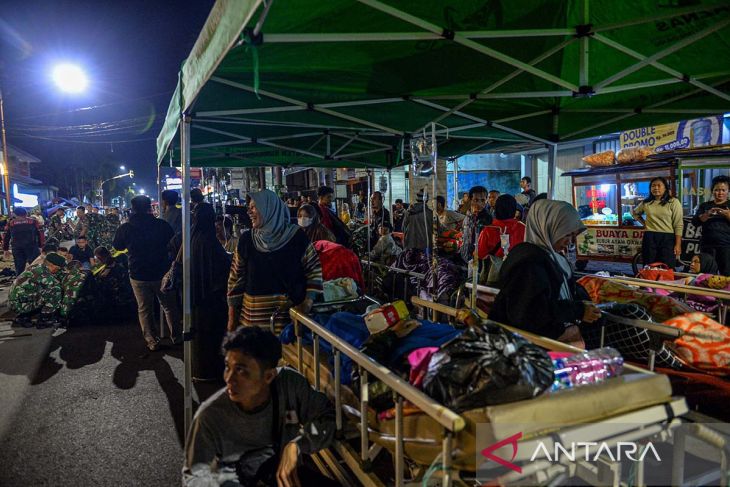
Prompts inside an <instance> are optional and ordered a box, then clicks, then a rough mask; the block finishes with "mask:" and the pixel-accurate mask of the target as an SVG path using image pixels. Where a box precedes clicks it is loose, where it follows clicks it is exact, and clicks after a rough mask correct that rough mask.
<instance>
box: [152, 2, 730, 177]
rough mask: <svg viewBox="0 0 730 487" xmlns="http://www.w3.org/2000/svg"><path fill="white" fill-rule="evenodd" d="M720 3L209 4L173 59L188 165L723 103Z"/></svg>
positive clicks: (403, 144) (728, 14)
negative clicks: (184, 50)
mask: <svg viewBox="0 0 730 487" xmlns="http://www.w3.org/2000/svg"><path fill="white" fill-rule="evenodd" d="M728 48H730V5H728V3H727V2H723V1H712V0H698V1H696V2H692V4H691V5H689V6H685V2H676V1H672V0H658V1H657V0H651V1H648V0H637V1H635V2H615V1H612V0H592V1H588V0H569V1H565V2H556V1H547V0H543V1H535V0H514V1H511V2H499V1H493V0H489V1H485V0H463V1H460V2H451V3H448V4H445V3H444V2H440V1H435V0H419V1H413V0H398V1H396V0H328V1H326V2H321V1H319V0H316V1H315V0H296V1H289V2H282V1H281V0H269V1H268V2H263V1H262V0H219V1H218V2H216V4H215V6H214V7H213V10H212V11H211V14H210V16H209V18H208V20H207V22H206V24H205V27H204V28H203V30H202V32H201V34H200V37H199V38H198V41H197V42H196V44H195V46H194V48H193V51H192V52H191V54H190V56H189V57H188V59H187V60H186V61H185V63H184V65H183V67H182V69H181V71H180V77H179V82H178V86H177V89H176V91H175V95H174V97H173V99H172V100H171V103H170V106H169V109H168V113H167V117H166V120H165V123H164V126H163V129H162V131H161V133H160V135H159V137H158V162H160V163H162V162H163V161H166V160H170V158H172V162H173V163H174V162H175V160H176V158H177V156H179V151H177V150H176V148H175V147H176V142H175V140H174V139H175V135H176V133H177V128H178V124H179V121H180V115H181V113H186V114H187V115H189V116H191V117H192V137H191V141H192V142H191V144H192V145H191V150H192V163H193V164H194V165H196V166H257V165H277V164H278V165H285V166H324V167H344V166H354V167H358V166H369V167H372V166H380V167H390V166H393V165H396V164H399V163H402V161H403V160H405V159H407V158H408V155H407V154H406V153H407V151H408V140H409V138H410V137H413V136H417V135H418V134H420V133H422V131H423V130H424V128H428V127H430V125H431V123H432V122H435V123H436V124H437V126H436V128H437V134H438V141H439V144H438V148H439V155H440V156H444V157H453V156H459V155H463V154H466V153H470V152H477V151H489V150H491V151H498V150H500V151H502V150H513V149H515V148H535V147H536V146H541V145H550V144H554V143H559V142H563V141H574V140H577V139H581V138H584V137H590V136H595V135H599V134H604V133H610V132H616V131H620V130H626V129H630V128H635V127H642V126H647V125H655V124H660V123H666V122H672V121H677V120H681V119H687V118H697V117H702V116H706V115H711V114H718V113H723V112H728V111H730V65H727V63H724V64H723V63H718V60H721V59H727V53H728Z"/></svg>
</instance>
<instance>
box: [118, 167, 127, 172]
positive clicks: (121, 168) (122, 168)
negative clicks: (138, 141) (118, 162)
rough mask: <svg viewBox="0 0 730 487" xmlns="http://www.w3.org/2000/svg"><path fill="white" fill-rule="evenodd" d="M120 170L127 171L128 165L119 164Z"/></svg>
mask: <svg viewBox="0 0 730 487" xmlns="http://www.w3.org/2000/svg"><path fill="white" fill-rule="evenodd" d="M119 170H120V171H126V170H127V168H126V167H124V166H119Z"/></svg>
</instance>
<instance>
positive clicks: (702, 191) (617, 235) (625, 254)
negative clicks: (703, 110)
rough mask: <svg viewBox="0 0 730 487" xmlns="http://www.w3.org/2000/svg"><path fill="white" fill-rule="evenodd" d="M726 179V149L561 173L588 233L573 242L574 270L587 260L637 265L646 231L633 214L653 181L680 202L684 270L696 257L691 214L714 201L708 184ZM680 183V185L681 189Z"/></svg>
mask: <svg viewBox="0 0 730 487" xmlns="http://www.w3.org/2000/svg"><path fill="white" fill-rule="evenodd" d="M720 174H724V175H728V174H730V145H720V146H709V147H702V148H692V149H683V150H677V151H671V152H662V153H659V154H653V155H651V156H649V157H647V159H646V160H644V161H641V162H636V163H632V164H613V165H609V166H604V167H586V168H583V169H577V170H574V171H569V172H565V173H563V176H569V177H571V178H572V186H573V204H574V205H575V207H576V209H577V210H578V213H579V214H580V217H581V219H582V220H583V222H584V223H585V225H586V227H588V230H587V231H585V232H583V233H582V234H581V235H579V236H578V238H577V239H576V256H577V260H576V267H577V268H578V270H583V269H585V267H586V265H587V264H588V261H589V260H598V261H610V262H626V263H633V264H634V265H636V264H637V262H639V261H640V258H641V257H640V256H641V242H642V239H643V236H644V227H643V225H641V224H640V223H639V222H638V221H636V220H635V219H634V217H633V215H632V213H631V212H632V210H633V209H634V208H636V206H638V205H639V203H641V202H642V201H643V200H644V199H645V198H646V197H647V196H648V195H649V185H650V181H651V179H652V178H655V177H658V176H659V177H663V178H665V179H666V180H667V181H668V182H669V185H670V191H672V193H673V194H675V195H677V197H678V198H680V200H681V201H682V208H683V210H684V217H685V218H684V222H685V224H684V231H683V237H682V256H681V257H680V261H681V262H683V263H685V264H688V263H689V261H690V260H691V259H692V255H694V254H697V253H699V239H700V237H701V230H702V229H701V228H696V227H695V226H694V225H692V222H691V220H692V214H693V212H694V210H695V208H696V207H697V205H699V204H700V203H702V202H704V201H706V200H708V199H709V198H711V197H712V188H711V182H712V178H713V177H715V176H718V175H720ZM680 182H681V184H680Z"/></svg>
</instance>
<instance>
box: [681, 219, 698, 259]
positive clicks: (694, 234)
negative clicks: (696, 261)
mask: <svg viewBox="0 0 730 487" xmlns="http://www.w3.org/2000/svg"><path fill="white" fill-rule="evenodd" d="M700 237H702V227H696V226H694V224H693V223H692V217H687V216H686V217H684V230H683V231H682V255H681V256H680V257H679V260H681V261H682V262H684V263H687V264H689V263H690V262H691V261H692V257H694V256H695V255H698V254H699V253H700Z"/></svg>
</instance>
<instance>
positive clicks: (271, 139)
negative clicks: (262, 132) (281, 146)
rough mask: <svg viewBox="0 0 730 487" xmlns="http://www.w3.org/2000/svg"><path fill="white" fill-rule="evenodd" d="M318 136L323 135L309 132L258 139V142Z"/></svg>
mask: <svg viewBox="0 0 730 487" xmlns="http://www.w3.org/2000/svg"><path fill="white" fill-rule="evenodd" d="M316 135H322V132H307V133H304V134H292V135H280V136H277V137H266V138H263V139H258V140H265V141H267V142H271V141H273V140H291V139H303V138H306V137H314V136H316Z"/></svg>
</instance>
